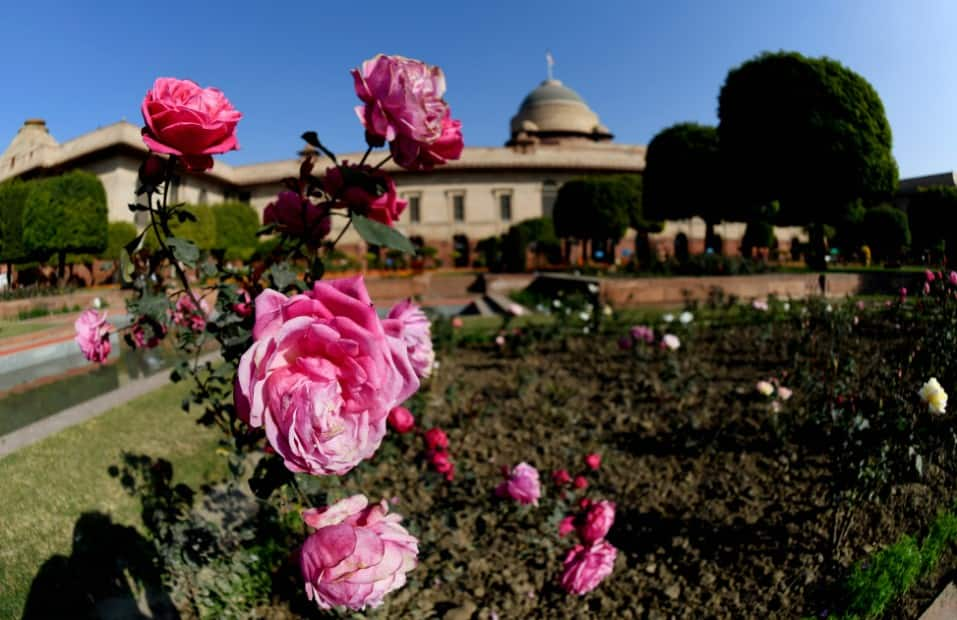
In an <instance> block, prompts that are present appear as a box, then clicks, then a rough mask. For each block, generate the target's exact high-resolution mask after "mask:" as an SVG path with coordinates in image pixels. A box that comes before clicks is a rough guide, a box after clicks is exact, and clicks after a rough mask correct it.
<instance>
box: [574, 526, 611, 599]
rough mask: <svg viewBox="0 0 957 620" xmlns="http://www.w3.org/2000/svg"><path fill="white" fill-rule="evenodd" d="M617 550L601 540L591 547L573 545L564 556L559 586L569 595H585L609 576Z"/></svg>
mask: <svg viewBox="0 0 957 620" xmlns="http://www.w3.org/2000/svg"><path fill="white" fill-rule="evenodd" d="M617 554H618V550H617V549H615V548H614V547H612V546H611V545H610V544H608V543H607V542H606V541H604V540H602V541H600V542H597V543H595V544H593V545H591V546H588V547H584V546H582V545H575V547H574V548H573V549H571V550H570V551H569V552H568V555H567V556H565V571H564V572H563V573H562V577H561V586H562V589H564V590H565V591H566V592H569V593H571V594H577V595H579V596H581V595H582V594H587V593H588V592H591V591H592V590H594V589H595V588H597V587H598V584H599V583H601V581H602V580H603V579H604V578H605V577H607V576H608V575H610V574H611V571H612V569H614V568H615V556H616V555H617Z"/></svg>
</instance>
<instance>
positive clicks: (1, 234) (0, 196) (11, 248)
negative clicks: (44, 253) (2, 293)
mask: <svg viewBox="0 0 957 620" xmlns="http://www.w3.org/2000/svg"><path fill="white" fill-rule="evenodd" d="M30 187H31V184H30V183H28V182H25V181H21V180H20V179H11V180H9V181H5V182H4V183H0V261H3V262H5V263H6V264H7V277H8V280H7V281H8V282H9V284H10V286H13V278H12V275H13V264H14V263H19V262H22V261H25V260H27V259H28V258H29V257H30V256H29V252H27V249H26V246H25V245H24V243H23V208H24V206H25V205H26V202H27V195H28V194H29V193H30Z"/></svg>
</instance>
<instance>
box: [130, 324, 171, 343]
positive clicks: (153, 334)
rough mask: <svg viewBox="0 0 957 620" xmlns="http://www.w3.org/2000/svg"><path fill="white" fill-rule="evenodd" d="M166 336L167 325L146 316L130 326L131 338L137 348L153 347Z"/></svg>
mask: <svg viewBox="0 0 957 620" xmlns="http://www.w3.org/2000/svg"><path fill="white" fill-rule="evenodd" d="M164 336H166V326H165V325H163V324H161V323H158V322H157V321H154V320H153V319H150V318H148V317H145V316H141V317H139V318H137V319H136V322H134V323H133V326H132V327H130V338H131V339H132V341H133V346H134V347H135V348H137V349H152V348H153V347H155V346H156V345H158V344H159V342H160V340H162V339H163V337H164Z"/></svg>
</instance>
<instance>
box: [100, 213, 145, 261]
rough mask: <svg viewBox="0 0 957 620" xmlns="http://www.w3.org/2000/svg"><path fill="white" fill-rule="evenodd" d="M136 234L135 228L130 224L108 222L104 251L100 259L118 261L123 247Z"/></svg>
mask: <svg viewBox="0 0 957 620" xmlns="http://www.w3.org/2000/svg"><path fill="white" fill-rule="evenodd" d="M136 232H137V231H136V226H134V225H133V224H132V223H130V222H110V223H109V226H108V228H107V232H106V239H107V241H106V250H105V251H104V252H103V254H102V257H103V258H105V259H106V260H112V261H118V260H120V257H121V255H122V254H123V247H124V246H125V245H126V244H127V243H129V242H130V241H132V240H133V239H134V237H136Z"/></svg>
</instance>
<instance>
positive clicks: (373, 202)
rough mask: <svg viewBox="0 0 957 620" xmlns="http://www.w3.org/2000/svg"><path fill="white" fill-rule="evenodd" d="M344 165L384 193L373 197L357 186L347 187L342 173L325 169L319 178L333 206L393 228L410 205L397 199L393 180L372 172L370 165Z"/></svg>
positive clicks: (378, 172)
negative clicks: (367, 177)
mask: <svg viewBox="0 0 957 620" xmlns="http://www.w3.org/2000/svg"><path fill="white" fill-rule="evenodd" d="M343 166H345V167H346V168H347V169H349V170H351V171H353V172H354V174H356V175H357V176H358V175H360V174H365V175H368V176H369V177H370V178H371V179H374V180H377V181H378V182H379V183H381V185H382V187H384V188H385V191H383V193H382V194H379V195H376V194H373V193H370V192H368V191H367V190H366V189H364V188H362V187H359V186H358V185H348V184H347V183H348V179H344V178H343V175H342V170H340V169H339V168H338V166H333V167H331V168H327V169H326V175H325V176H324V177H322V188H323V189H324V190H325V192H326V193H327V194H329V197H330V199H335V204H336V206H341V207H345V208H348V209H351V210H352V211H355V212H356V213H359V214H360V215H364V216H366V217H368V218H369V219H372V220H375V221H377V222H381V223H383V224H385V225H386V226H392V224H393V223H394V222H396V221H398V219H399V216H400V215H402V212H403V211H405V208H406V206H408V204H409V202H408V201H407V200H402V199H401V198H399V195H398V193H397V192H396V189H395V181H393V180H392V177H391V176H389V175H388V174H386V173H385V172H383V171H382V170H373V168H372V166H365V165H363V166H359V165H358V164H350V163H349V162H343Z"/></svg>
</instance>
